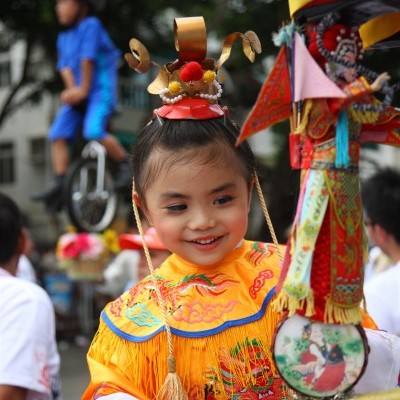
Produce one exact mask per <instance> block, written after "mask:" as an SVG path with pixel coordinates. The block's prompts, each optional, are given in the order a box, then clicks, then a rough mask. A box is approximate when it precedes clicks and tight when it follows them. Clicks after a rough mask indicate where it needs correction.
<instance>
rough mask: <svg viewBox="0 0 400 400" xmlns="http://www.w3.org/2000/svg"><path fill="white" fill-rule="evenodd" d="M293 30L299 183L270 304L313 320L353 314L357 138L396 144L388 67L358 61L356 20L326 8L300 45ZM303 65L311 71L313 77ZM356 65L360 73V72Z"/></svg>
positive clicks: (355, 317)
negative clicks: (350, 22) (377, 69)
mask: <svg viewBox="0 0 400 400" xmlns="http://www.w3.org/2000/svg"><path fill="white" fill-rule="evenodd" d="M336 18H337V17H336ZM294 36H295V40H294V41H293V48H294V51H293V53H294V57H293V64H294V65H293V68H292V71H291V72H292V82H294V86H295V87H294V88H293V90H292V98H294V99H295V100H296V101H297V102H296V103H295V107H296V111H295V112H294V115H293V114H292V122H293V121H295V120H296V121H297V123H293V124H292V129H293V130H292V133H291V134H290V151H291V161H292V167H293V168H299V169H301V190H300V194H299V201H298V206H297V212H296V216H295V220H294V223H293V228H292V231H291V234H290V238H289V242H288V247H287V251H286V255H285V260H284V265H283V270H284V271H283V274H282V276H281V280H280V285H279V295H278V301H277V303H276V305H277V308H278V309H280V310H284V309H286V310H288V311H289V315H293V314H294V313H299V314H300V315H305V316H307V317H310V318H312V319H315V320H318V321H321V322H327V323H359V322H360V321H361V313H360V302H361V300H362V293H363V265H364V262H365V258H364V256H365V254H366V252H365V250H366V240H365V233H364V226H363V218H362V205H361V197H360V184H359V171H358V169H359V157H360V147H361V143H363V142H367V141H372V142H379V143H387V144H391V145H397V146H399V145H400V133H399V132H400V129H399V127H400V115H399V113H398V112H396V110H394V109H392V108H389V107H387V104H386V103H387V102H388V101H389V100H388V99H390V91H389V90H386V89H385V88H386V87H387V81H388V80H389V78H390V77H389V75H388V74H387V73H382V74H380V75H379V76H378V75H376V74H373V73H372V72H371V71H368V70H367V69H365V68H363V67H361V66H359V65H358V64H357V62H358V60H359V59H360V58H362V55H363V50H362V43H361V40H360V38H359V35H358V32H357V30H356V29H354V28H352V27H349V26H346V25H343V24H339V23H336V19H335V17H334V16H333V15H328V16H326V17H324V18H323V19H322V20H321V21H320V22H319V23H318V24H308V25H307V26H306V30H305V36H306V45H304V44H303V43H302V41H301V39H300V35H299V34H298V33H295V34H294ZM306 46H307V47H306ZM281 54H282V53H281ZM278 60H279V59H278ZM279 62H280V63H281V64H282V61H279ZM296 63H297V64H296ZM302 66H305V67H304V68H303V70H301V67H302ZM280 68H283V66H282V65H280ZM306 70H308V71H310V70H313V71H316V74H315V75H314V76H315V80H316V87H313V85H312V82H309V80H310V79H309V78H310V75H307V73H306V72H305V71H306ZM323 71H324V74H323ZM302 72H304V73H303V74H302ZM360 72H361V73H362V74H363V75H366V76H360V77H358V75H359V74H360ZM305 77H307V79H308V82H304V79H305ZM321 77H322V78H321ZM328 78H329V79H328ZM317 79H318V81H317ZM321 79H322V80H321ZM324 80H325V81H324ZM369 81H371V82H372V83H369ZM321 82H322V84H321ZM332 84H334V85H332ZM268 85H270V86H272V85H273V83H272V82H271V80H267V82H266V84H265V86H264V87H267V86H268ZM299 87H301V89H299ZM382 88H383V91H384V92H385V95H386V96H385V99H384V101H383V102H382V103H380V102H379V101H378V100H377V99H376V98H375V97H374V96H373V93H374V92H377V91H380V90H382ZM301 91H303V93H301ZM262 95H263V96H265V95H266V93H262V94H261V95H260V96H262ZM281 98H282V99H285V98H287V96H286V97H285V96H284V95H281ZM298 100H299V101H298ZM260 101H262V97H259V100H258V103H259V102H260ZM275 109H276V108H275ZM290 112H291V109H290V105H289V103H286V104H283V105H282V103H281V104H280V113H279V117H283V118H285V117H288V116H289V115H290ZM257 113H258V115H257ZM256 116H257V118H258V121H259V120H260V119H259V117H260V115H259V110H258V106H257V104H256V106H255V107H254V109H253V111H252V113H251V114H250V116H249V118H248V120H247V121H246V124H245V125H244V127H243V131H242V137H243V136H247V135H248V133H249V132H248V129H249V127H250V130H251V129H252V128H251V127H252V123H253V122H252V120H253V118H255V117H256ZM283 118H281V119H283ZM273 122H276V121H273ZM257 123H258V124H260V122H257ZM267 125H268V122H267ZM263 128H265V126H263Z"/></svg>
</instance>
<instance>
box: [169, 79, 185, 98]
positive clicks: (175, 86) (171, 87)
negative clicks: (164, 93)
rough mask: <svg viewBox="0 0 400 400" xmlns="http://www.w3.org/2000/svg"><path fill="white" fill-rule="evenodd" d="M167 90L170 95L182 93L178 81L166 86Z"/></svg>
mask: <svg viewBox="0 0 400 400" xmlns="http://www.w3.org/2000/svg"><path fill="white" fill-rule="evenodd" d="M168 90H169V92H170V93H171V94H172V95H175V94H178V93H180V92H181V91H182V85H181V84H180V83H179V82H178V81H172V82H171V83H170V84H169V85H168Z"/></svg>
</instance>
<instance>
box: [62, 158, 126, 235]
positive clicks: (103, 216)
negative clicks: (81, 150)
mask: <svg viewBox="0 0 400 400" xmlns="http://www.w3.org/2000/svg"><path fill="white" fill-rule="evenodd" d="M96 179H97V161H96V160H95V159H91V158H80V159H78V160H77V161H76V162H75V163H74V164H73V165H72V166H71V168H70V170H69V172H68V175H67V178H66V184H65V203H66V208H67V212H68V216H69V218H70V220H71V222H72V223H73V224H74V225H75V227H76V228H77V229H78V230H80V231H87V232H102V231H104V230H105V229H107V228H108V227H109V226H110V224H111V223H112V221H113V220H114V218H115V215H116V213H117V209H118V195H117V192H116V191H115V190H114V184H113V176H112V174H111V171H110V170H109V168H108V167H107V166H106V168H105V171H104V187H103V190H98V188H97V182H96Z"/></svg>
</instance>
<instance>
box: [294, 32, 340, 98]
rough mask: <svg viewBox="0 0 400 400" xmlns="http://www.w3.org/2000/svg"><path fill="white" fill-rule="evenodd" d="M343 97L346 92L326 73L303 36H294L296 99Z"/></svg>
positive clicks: (296, 34)
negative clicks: (308, 47)
mask: <svg viewBox="0 0 400 400" xmlns="http://www.w3.org/2000/svg"><path fill="white" fill-rule="evenodd" d="M324 97H325V98H326V97H334V98H342V97H346V95H345V94H344V92H343V91H342V90H341V89H340V88H339V87H338V86H337V85H336V84H335V83H334V82H333V81H332V80H331V79H329V77H328V76H327V75H326V73H325V72H324V71H323V70H322V69H321V67H320V66H319V65H318V63H317V62H316V61H315V60H314V58H313V56H312V55H311V54H310V52H309V51H308V49H307V47H306V45H305V44H304V42H303V39H302V38H301V36H300V35H299V34H298V33H297V32H295V38H294V101H295V102H297V101H300V100H304V99H313V98H324Z"/></svg>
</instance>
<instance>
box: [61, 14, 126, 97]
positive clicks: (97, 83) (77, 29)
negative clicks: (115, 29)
mask: <svg viewBox="0 0 400 400" xmlns="http://www.w3.org/2000/svg"><path fill="white" fill-rule="evenodd" d="M57 51H58V62H57V69H58V70H59V71H60V70H61V69H63V68H66V67H68V68H70V69H71V70H72V72H73V74H74V78H75V83H76V84H77V85H79V84H80V82H81V62H82V60H83V59H89V60H92V61H93V63H94V71H93V78H92V84H91V88H90V93H89V99H88V100H89V101H90V99H91V98H93V97H98V98H100V97H101V98H107V100H108V101H110V103H111V104H115V102H116V93H117V60H118V59H119V57H120V56H121V53H120V51H119V50H118V49H117V48H116V47H115V45H114V43H113V42H112V40H111V38H110V36H109V35H108V33H107V31H106V30H105V28H104V27H103V25H102V23H101V22H100V20H99V19H98V18H96V17H93V16H90V17H87V18H85V19H83V20H82V21H81V22H80V23H79V24H78V25H76V26H74V27H73V28H70V29H68V30H66V31H64V32H61V33H60V34H59V36H58V40H57Z"/></svg>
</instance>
